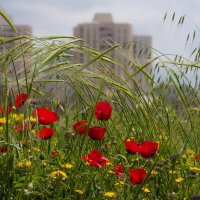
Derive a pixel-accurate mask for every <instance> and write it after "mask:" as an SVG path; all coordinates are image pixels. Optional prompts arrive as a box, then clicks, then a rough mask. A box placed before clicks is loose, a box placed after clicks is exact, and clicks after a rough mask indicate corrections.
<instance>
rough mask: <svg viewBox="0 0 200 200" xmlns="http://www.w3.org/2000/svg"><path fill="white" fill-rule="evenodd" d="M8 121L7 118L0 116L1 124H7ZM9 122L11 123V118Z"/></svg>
mask: <svg viewBox="0 0 200 200" xmlns="http://www.w3.org/2000/svg"><path fill="white" fill-rule="evenodd" d="M5 123H6V118H5V117H2V118H0V124H5ZM8 123H10V120H8Z"/></svg>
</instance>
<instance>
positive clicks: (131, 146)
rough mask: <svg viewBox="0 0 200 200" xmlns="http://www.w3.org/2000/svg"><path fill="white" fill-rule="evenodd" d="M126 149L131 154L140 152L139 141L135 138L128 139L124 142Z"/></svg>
mask: <svg viewBox="0 0 200 200" xmlns="http://www.w3.org/2000/svg"><path fill="white" fill-rule="evenodd" d="M124 143H125V146H126V150H127V152H128V153H129V154H132V155H133V154H136V153H137V152H138V143H137V142H135V141H134V140H127V141H125V142H124Z"/></svg>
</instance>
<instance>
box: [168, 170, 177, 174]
mask: <svg viewBox="0 0 200 200" xmlns="http://www.w3.org/2000/svg"><path fill="white" fill-rule="evenodd" d="M169 174H177V171H173V170H169Z"/></svg>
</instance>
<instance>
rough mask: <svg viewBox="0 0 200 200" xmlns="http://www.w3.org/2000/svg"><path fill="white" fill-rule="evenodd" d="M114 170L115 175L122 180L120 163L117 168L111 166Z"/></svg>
mask: <svg viewBox="0 0 200 200" xmlns="http://www.w3.org/2000/svg"><path fill="white" fill-rule="evenodd" d="M113 169H114V170H115V174H116V175H118V176H119V177H120V178H123V165H122V164H121V163H120V164H119V165H118V166H115V165H114V166H113Z"/></svg>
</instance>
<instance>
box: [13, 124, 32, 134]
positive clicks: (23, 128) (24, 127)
mask: <svg viewBox="0 0 200 200" xmlns="http://www.w3.org/2000/svg"><path fill="white" fill-rule="evenodd" d="M29 128H31V126H30V125H29V124H28V123H20V124H19V125H15V126H13V129H14V130H15V131H16V132H18V133H22V132H23V131H28V130H29Z"/></svg>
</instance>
